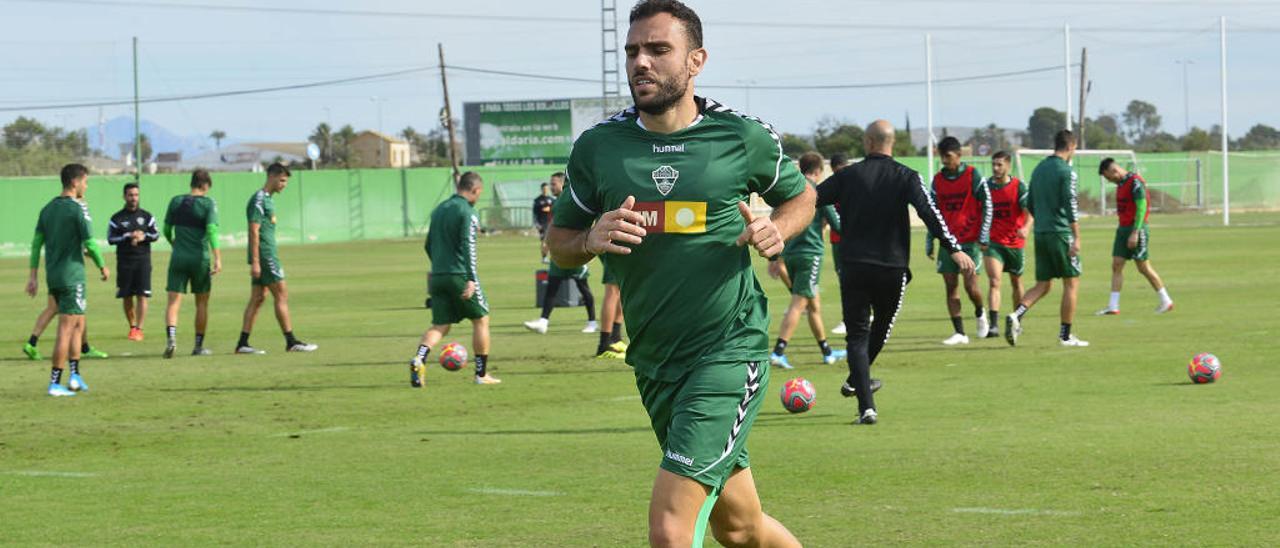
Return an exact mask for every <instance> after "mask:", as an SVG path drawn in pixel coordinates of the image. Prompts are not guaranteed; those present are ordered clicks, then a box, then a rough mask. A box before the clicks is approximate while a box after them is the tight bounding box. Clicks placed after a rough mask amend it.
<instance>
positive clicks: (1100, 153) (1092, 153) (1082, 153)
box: [1014, 148, 1142, 215]
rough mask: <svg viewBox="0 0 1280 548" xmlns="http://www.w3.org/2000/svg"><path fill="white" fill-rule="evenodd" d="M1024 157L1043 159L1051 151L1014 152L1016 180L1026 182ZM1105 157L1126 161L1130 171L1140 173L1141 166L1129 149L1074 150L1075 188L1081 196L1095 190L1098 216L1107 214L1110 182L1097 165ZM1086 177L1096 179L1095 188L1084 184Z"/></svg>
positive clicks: (1026, 149)
mask: <svg viewBox="0 0 1280 548" xmlns="http://www.w3.org/2000/svg"><path fill="white" fill-rule="evenodd" d="M1024 155H1025V156H1030V157H1032V158H1045V157H1048V156H1051V155H1053V151H1052V150H1048V149H1034V148H1024V149H1019V150H1017V151H1016V152H1014V156H1015V162H1016V163H1017V166H1016V168H1017V170H1018V178H1019V179H1021V180H1023V181H1027V176H1026V172H1027V169H1026V168H1025V165H1026V164H1025V162H1024V161H1023V156H1024ZM1107 157H1111V158H1115V159H1116V161H1117V162H1125V161H1127V163H1128V166H1127V168H1128V169H1129V170H1130V171H1137V172H1138V173H1142V169H1141V165H1140V164H1139V163H1138V155H1137V153H1135V152H1134V151H1133V150H1131V149H1117V150H1076V154H1075V157H1074V158H1073V159H1072V161H1071V167H1072V168H1073V169H1075V171H1076V180H1077V181H1079V187H1077V189H1076V190H1077V191H1078V192H1079V193H1080V194H1082V195H1090V194H1093V193H1092V192H1090V190H1091V189H1092V188H1097V194H1096V195H1097V197H1098V215H1106V214H1107V185H1109V184H1111V182H1110V181H1107V180H1106V179H1105V178H1103V177H1102V176H1101V175H1098V165H1099V164H1101V163H1102V159H1103V158H1107ZM1035 161H1036V162H1038V161H1039V160H1038V159H1037V160H1035ZM1033 167H1034V166H1033ZM1082 168H1083V169H1082ZM1088 176H1092V177H1096V178H1097V181H1098V186H1097V187H1092V186H1090V185H1087V184H1086V183H1085V182H1084V181H1086V180H1087V179H1085V177H1088ZM1027 182H1030V181H1027Z"/></svg>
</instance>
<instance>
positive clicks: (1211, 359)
mask: <svg viewBox="0 0 1280 548" xmlns="http://www.w3.org/2000/svg"><path fill="white" fill-rule="evenodd" d="M1187 376H1188V377H1191V382H1194V383H1196V384H1207V383H1211V382H1213V381H1216V380H1218V377H1221V376H1222V362H1219V361H1218V357H1217V356H1214V355H1213V354H1210V353H1208V352H1201V353H1199V354H1196V355H1195V357H1193V358H1191V363H1189V364H1187Z"/></svg>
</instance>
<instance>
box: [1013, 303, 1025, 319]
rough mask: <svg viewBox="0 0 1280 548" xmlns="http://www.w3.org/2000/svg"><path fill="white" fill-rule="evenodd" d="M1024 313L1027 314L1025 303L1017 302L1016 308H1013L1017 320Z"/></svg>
mask: <svg viewBox="0 0 1280 548" xmlns="http://www.w3.org/2000/svg"><path fill="white" fill-rule="evenodd" d="M1026 314H1027V305H1025V304H1019V305H1018V308H1015V309H1013V315H1014V316H1017V317H1018V319H1019V320H1021V319H1022V317H1023V316H1025V315H1026Z"/></svg>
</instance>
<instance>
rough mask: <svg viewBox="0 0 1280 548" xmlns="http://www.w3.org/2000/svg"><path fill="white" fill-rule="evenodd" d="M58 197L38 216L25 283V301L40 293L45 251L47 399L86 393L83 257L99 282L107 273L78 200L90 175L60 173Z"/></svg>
mask: <svg viewBox="0 0 1280 548" xmlns="http://www.w3.org/2000/svg"><path fill="white" fill-rule="evenodd" d="M61 178H62V194H59V195H58V197H57V198H54V199H53V200H51V201H50V202H49V203H48V204H47V205H45V206H44V208H43V209H41V210H40V217H39V220H38V221H37V222H36V232H35V238H34V240H33V241H32V245H31V276H30V277H28V278H27V295H29V296H31V297H35V296H36V293H38V292H39V291H40V278H39V272H40V248H41V246H43V247H44V248H45V283H46V284H47V285H48V286H49V299H50V300H52V301H54V302H56V303H57V305H58V338H57V340H56V342H54V346H53V370H52V372H51V374H50V377H49V395H50V396H74V395H76V392H79V391H82V390H84V391H87V390H89V385H88V384H85V382H84V379H83V378H81V377H80V336H81V332H82V330H83V329H84V311H85V307H86V305H87V299H86V297H85V287H84V255H85V253H88V254H89V256H90V258H92V259H93V264H95V265H97V267H98V269H99V271H100V272H101V273H102V281H107V279H109V278H110V277H111V271H110V270H109V269H108V268H107V266H106V263H105V262H104V261H103V260H102V253H100V252H99V251H98V244H96V243H95V242H94V241H93V226H92V225H91V224H90V219H89V206H86V205H84V204H83V203H81V202H79V201H77V200H76V196H83V195H84V191H85V189H86V188H88V186H89V170H88V168H86V167H84V166H82V165H80V164H68V165H66V166H65V167H63V168H62V174H61ZM68 366H69V367H70V369H71V376H70V377H69V378H68V379H67V386H66V387H65V388H64V387H63V386H62V373H63V370H64V369H67V368H68Z"/></svg>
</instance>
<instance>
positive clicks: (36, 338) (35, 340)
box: [27, 335, 40, 346]
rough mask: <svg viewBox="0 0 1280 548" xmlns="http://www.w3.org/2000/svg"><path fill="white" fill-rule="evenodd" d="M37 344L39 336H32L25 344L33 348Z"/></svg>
mask: <svg viewBox="0 0 1280 548" xmlns="http://www.w3.org/2000/svg"><path fill="white" fill-rule="evenodd" d="M38 342H40V336H39V335H32V336H31V338H30V339H27V344H29V345H31V346H35V345H36V343H38Z"/></svg>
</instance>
